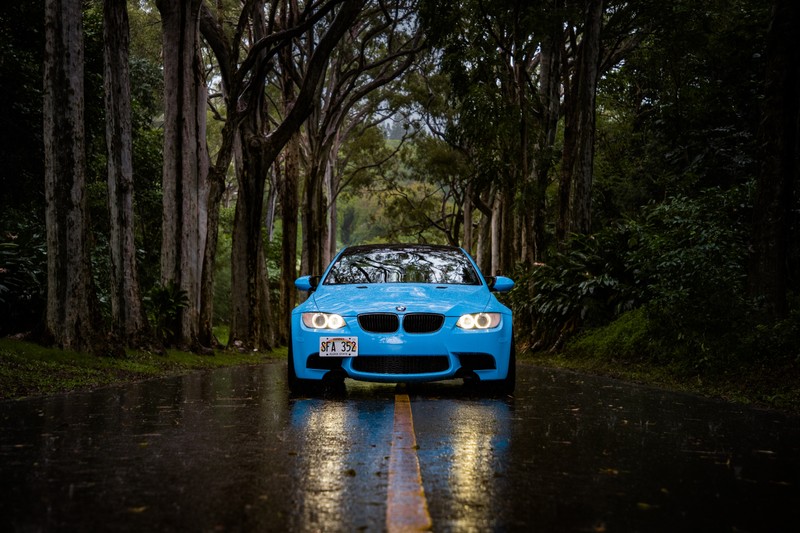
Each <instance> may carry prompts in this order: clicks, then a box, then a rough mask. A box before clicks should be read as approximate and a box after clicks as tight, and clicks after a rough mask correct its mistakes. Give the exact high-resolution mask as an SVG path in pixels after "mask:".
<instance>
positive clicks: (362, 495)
mask: <svg viewBox="0 0 800 533" xmlns="http://www.w3.org/2000/svg"><path fill="white" fill-rule="evenodd" d="M376 390H377V391H378V394H377V396H376V393H375V391H370V389H369V388H362V389H360V390H359V389H358V388H356V390H355V391H353V392H352V394H348V395H347V397H346V398H345V397H338V398H300V399H293V400H291V401H290V413H291V418H290V423H291V428H290V429H291V430H292V432H293V433H294V434H295V435H296V438H295V439H294V442H295V443H296V445H297V449H296V450H295V451H293V452H290V453H291V454H292V457H291V460H292V462H293V472H294V473H293V476H294V482H293V483H292V484H291V486H289V487H286V490H287V491H288V492H289V499H290V500H291V501H292V502H293V506H294V507H295V512H294V513H293V515H292V516H291V517H290V519H289V523H288V524H287V528H286V529H287V531H356V530H370V531H380V530H382V529H383V526H384V520H385V515H386V491H387V481H388V459H389V453H390V448H391V430H392V416H393V404H392V401H391V396H389V395H387V394H385V391H386V390H387V389H386V387H382V388H380V387H379V388H377V389H376Z"/></svg>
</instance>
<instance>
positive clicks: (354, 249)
mask: <svg viewBox="0 0 800 533" xmlns="http://www.w3.org/2000/svg"><path fill="white" fill-rule="evenodd" d="M375 251H386V252H390V251H409V252H427V251H431V252H433V251H448V252H461V248H459V247H457V246H449V245H445V244H414V243H409V244H404V243H389V244H360V245H357V246H348V247H347V248H345V249H344V250H343V251H342V255H354V254H360V253H365V252H375Z"/></svg>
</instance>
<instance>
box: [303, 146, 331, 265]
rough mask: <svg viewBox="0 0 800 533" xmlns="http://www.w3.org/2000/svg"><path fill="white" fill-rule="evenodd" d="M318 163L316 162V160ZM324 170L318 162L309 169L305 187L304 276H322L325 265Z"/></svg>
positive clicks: (313, 163)
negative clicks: (323, 228)
mask: <svg viewBox="0 0 800 533" xmlns="http://www.w3.org/2000/svg"><path fill="white" fill-rule="evenodd" d="M315 161H316V160H315ZM323 177H324V170H323V169H322V168H320V167H319V165H318V164H316V162H312V165H311V168H309V169H308V173H307V174H306V180H305V184H304V187H303V245H304V246H303V252H304V257H305V261H304V262H303V265H302V268H303V271H302V272H303V274H308V275H312V276H314V275H320V274H322V269H323V268H324V265H323V264H322V261H323V253H322V248H323V246H324V245H325V244H326V241H325V240H324V235H323V233H322V232H321V231H320V229H321V228H322V227H323V225H327V220H326V219H327V217H326V212H327V210H326V209H325V195H324V194H323V188H324V183H323Z"/></svg>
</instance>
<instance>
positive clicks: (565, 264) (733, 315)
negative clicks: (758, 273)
mask: <svg viewBox="0 0 800 533" xmlns="http://www.w3.org/2000/svg"><path fill="white" fill-rule="evenodd" d="M746 195H747V190H746V189H745V188H736V189H732V190H729V191H721V190H719V189H713V190H709V191H706V192H705V193H704V194H703V195H701V196H699V197H698V198H688V197H675V198H672V199H669V200H667V201H666V202H664V203H661V204H654V205H651V206H648V207H646V208H645V209H643V211H642V214H641V216H640V217H639V218H637V219H636V220H627V221H624V222H619V223H617V224H613V225H611V226H608V227H606V228H605V229H603V230H602V231H600V232H598V233H596V234H594V235H591V236H576V237H574V238H573V239H572V240H571V241H570V242H569V243H568V246H567V248H566V249H565V250H564V251H563V252H560V253H558V254H556V255H554V256H553V257H552V258H551V259H549V260H548V261H547V263H546V264H543V265H534V266H532V267H531V268H529V269H527V270H526V271H524V272H522V273H519V274H518V278H519V280H520V283H519V285H520V287H519V288H518V289H517V290H516V293H515V294H514V295H513V296H512V301H511V304H512V306H513V307H514V310H515V311H519V312H521V313H522V315H523V316H525V315H528V316H531V317H532V318H533V321H534V328H533V338H532V339H531V346H532V348H533V349H559V348H561V347H563V345H564V343H565V342H566V341H567V340H568V339H569V338H570V337H572V336H573V335H574V334H576V333H580V332H582V331H586V330H588V329H592V328H598V327H604V326H606V327H608V328H609V329H608V331H606V332H605V335H607V336H606V337H603V336H599V334H598V336H592V337H587V338H585V339H584V340H583V341H581V344H580V345H579V346H581V350H584V351H585V350H587V349H588V346H589V343H591V342H595V343H597V346H596V349H597V350H598V351H600V352H604V353H605V352H607V353H609V354H610V353H611V352H614V351H615V353H620V354H622V353H624V354H625V356H626V357H651V358H653V359H656V360H658V361H659V362H664V363H667V362H669V363H670V364H676V363H677V364H679V365H686V366H687V367H690V368H695V367H713V366H716V365H718V364H724V363H726V362H728V361H729V360H731V359H733V358H737V357H745V356H747V354H745V353H743V348H742V347H743V346H744V345H745V344H746V343H745V339H744V337H745V336H746V333H747V331H748V327H747V325H748V324H749V322H750V318H749V313H750V309H751V307H750V305H749V302H747V301H746V299H745V297H744V294H745V290H744V289H745V281H746V272H745V264H746V253H747V246H746V239H747V228H748V222H749V216H748V209H747V207H746V206H747V196H746ZM632 310H637V312H636V313H633V314H631V313H628V312H629V311H632ZM625 313H628V314H627V315H625ZM623 316H624V319H620V321H619V322H616V323H614V321H615V320H617V319H618V318H621V317H623ZM612 323H614V324H613V325H612V326H609V324H612ZM634 326H635V334H634V331H633V330H631V329H630V328H633V327H634ZM623 333H624V335H627V337H624V336H622V337H621V336H620V335H623ZM625 338H626V339H627V340H626V341H625V342H623V339H625ZM612 339H613V341H612ZM572 348H575V346H572ZM611 348H613V350H612V349H611ZM642 352H645V353H642Z"/></svg>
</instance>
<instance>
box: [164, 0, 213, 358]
mask: <svg viewBox="0 0 800 533" xmlns="http://www.w3.org/2000/svg"><path fill="white" fill-rule="evenodd" d="M156 5H157V7H158V10H159V12H160V13H161V23H162V29H163V53H164V100H165V104H164V176H163V187H162V189H163V221H162V232H163V237H162V243H161V281H162V284H163V285H165V286H166V285H170V284H174V286H175V287H177V288H178V289H180V290H181V291H185V294H186V296H187V298H188V299H187V302H188V305H187V306H186V307H185V308H183V309H181V311H180V313H179V318H178V324H175V330H174V331H175V339H174V341H175V342H176V343H177V344H179V345H183V346H188V347H192V348H196V347H197V345H198V337H199V315H200V296H201V279H202V269H203V263H204V253H205V245H206V238H207V202H208V169H209V161H208V152H207V147H206V98H207V94H206V87H205V80H204V78H203V73H204V70H203V63H202V59H201V56H200V31H199V24H200V7H201V5H202V0H188V1H182V0H157V2H156Z"/></svg>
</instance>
